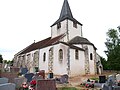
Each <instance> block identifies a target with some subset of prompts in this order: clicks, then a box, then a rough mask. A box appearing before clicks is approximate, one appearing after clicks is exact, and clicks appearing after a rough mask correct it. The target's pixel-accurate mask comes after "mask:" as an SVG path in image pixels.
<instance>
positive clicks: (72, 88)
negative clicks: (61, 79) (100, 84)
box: [58, 87, 77, 90]
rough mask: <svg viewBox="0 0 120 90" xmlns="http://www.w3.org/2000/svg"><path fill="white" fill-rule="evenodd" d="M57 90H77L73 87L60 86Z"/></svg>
mask: <svg viewBox="0 0 120 90" xmlns="http://www.w3.org/2000/svg"><path fill="white" fill-rule="evenodd" d="M58 90H77V89H76V88H75V87H61V88H58Z"/></svg>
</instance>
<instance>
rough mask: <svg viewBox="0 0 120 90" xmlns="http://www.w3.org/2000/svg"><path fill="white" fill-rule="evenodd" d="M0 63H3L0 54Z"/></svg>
mask: <svg viewBox="0 0 120 90" xmlns="http://www.w3.org/2000/svg"><path fill="white" fill-rule="evenodd" d="M0 63H3V57H2V55H1V54H0Z"/></svg>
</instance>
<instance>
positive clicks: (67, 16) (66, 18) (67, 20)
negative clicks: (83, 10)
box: [51, 0, 82, 42]
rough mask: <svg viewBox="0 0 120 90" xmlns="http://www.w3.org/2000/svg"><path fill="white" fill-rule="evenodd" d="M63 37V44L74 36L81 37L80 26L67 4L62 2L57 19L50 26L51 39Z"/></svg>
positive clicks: (65, 1)
mask: <svg viewBox="0 0 120 90" xmlns="http://www.w3.org/2000/svg"><path fill="white" fill-rule="evenodd" d="M62 34H64V35H65V40H64V41H65V42H68V41H69V40H71V39H72V38H74V37H76V36H80V37H82V24H81V23H80V22H78V21H77V20H76V19H75V18H74V17H73V15H72V12H71V9H70V6H69V3H68V1H67V0H64V3H63V6H62V9H61V13H60V16H59V19H58V20H57V21H56V22H55V23H54V24H52V25H51V37H52V38H54V37H57V36H59V35H62Z"/></svg>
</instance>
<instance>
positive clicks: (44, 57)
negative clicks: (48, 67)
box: [43, 53, 46, 62]
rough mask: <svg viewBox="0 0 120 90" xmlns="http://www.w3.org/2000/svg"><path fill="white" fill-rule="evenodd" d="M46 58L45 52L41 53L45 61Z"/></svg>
mask: <svg viewBox="0 0 120 90" xmlns="http://www.w3.org/2000/svg"><path fill="white" fill-rule="evenodd" d="M45 60H46V53H44V54H43V61H44V62H45Z"/></svg>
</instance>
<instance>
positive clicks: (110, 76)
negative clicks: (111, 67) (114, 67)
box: [107, 75, 116, 85]
mask: <svg viewBox="0 0 120 90" xmlns="http://www.w3.org/2000/svg"><path fill="white" fill-rule="evenodd" d="M107 83H108V85H109V84H111V83H112V85H115V84H116V77H115V76H114V75H109V77H108V80H107Z"/></svg>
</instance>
